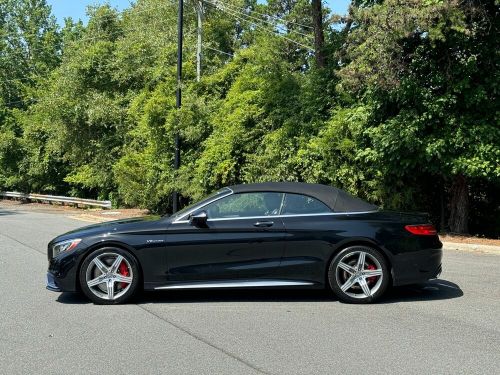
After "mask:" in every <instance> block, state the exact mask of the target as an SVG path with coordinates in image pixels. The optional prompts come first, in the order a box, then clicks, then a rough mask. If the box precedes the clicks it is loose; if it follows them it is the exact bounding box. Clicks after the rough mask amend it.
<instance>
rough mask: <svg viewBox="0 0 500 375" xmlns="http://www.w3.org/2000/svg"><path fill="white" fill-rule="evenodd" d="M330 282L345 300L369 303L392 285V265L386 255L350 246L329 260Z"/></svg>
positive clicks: (371, 249)
mask: <svg viewBox="0 0 500 375" xmlns="http://www.w3.org/2000/svg"><path fill="white" fill-rule="evenodd" d="M328 281H329V284H330V287H331V289H332V291H333V292H334V293H335V295H336V296H337V297H338V298H339V299H340V300H341V301H343V302H348V303H370V302H374V301H375V300H377V299H378V298H380V296H382V295H383V294H384V293H385V291H386V290H387V288H388V286H389V267H388V265H387V262H386V260H385V259H384V257H383V256H382V255H381V254H380V253H379V252H378V251H377V250H375V249H373V248H371V247H367V246H351V247H348V248H346V249H344V250H342V251H341V252H340V253H338V254H337V255H336V256H335V257H334V258H333V260H332V262H331V263H330V267H329V270H328Z"/></svg>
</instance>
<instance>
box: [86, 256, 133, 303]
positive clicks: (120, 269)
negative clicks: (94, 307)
mask: <svg viewBox="0 0 500 375" xmlns="http://www.w3.org/2000/svg"><path fill="white" fill-rule="evenodd" d="M79 280H80V286H81V289H82V291H83V293H84V294H85V295H86V296H87V297H88V298H89V299H90V300H92V302H94V303H96V304H99V305H114V304H119V303H124V302H126V301H127V300H129V299H130V298H131V297H132V296H133V295H134V294H135V292H136V290H137V287H138V285H139V267H138V265H137V261H136V260H135V258H134V257H133V256H132V255H130V254H129V253H128V252H127V251H125V250H122V249H117V248H103V249H99V250H96V251H94V252H92V253H91V254H90V255H89V256H88V257H87V258H86V259H85V260H84V261H83V264H82V266H81V268H80V275H79Z"/></svg>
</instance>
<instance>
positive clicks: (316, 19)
mask: <svg viewBox="0 0 500 375" xmlns="http://www.w3.org/2000/svg"><path fill="white" fill-rule="evenodd" d="M312 20H313V25H314V49H315V51H316V64H317V65H318V67H320V68H323V67H324V66H325V54H324V50H323V47H324V45H325V35H324V34H323V10H322V5H321V0H312Z"/></svg>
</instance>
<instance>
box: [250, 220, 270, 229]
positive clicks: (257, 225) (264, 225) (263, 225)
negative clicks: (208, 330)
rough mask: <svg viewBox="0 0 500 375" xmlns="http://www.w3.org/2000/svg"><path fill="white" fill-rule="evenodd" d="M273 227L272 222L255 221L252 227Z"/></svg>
mask: <svg viewBox="0 0 500 375" xmlns="http://www.w3.org/2000/svg"><path fill="white" fill-rule="evenodd" d="M273 225H274V222H273V221H257V222H256V223H255V224H254V225H253V226H254V227H258V228H269V227H272V226H273Z"/></svg>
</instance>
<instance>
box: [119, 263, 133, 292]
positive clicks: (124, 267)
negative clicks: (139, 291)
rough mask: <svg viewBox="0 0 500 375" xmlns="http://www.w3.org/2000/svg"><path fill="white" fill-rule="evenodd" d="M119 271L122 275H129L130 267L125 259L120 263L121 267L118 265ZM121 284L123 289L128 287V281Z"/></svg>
mask: <svg viewBox="0 0 500 375" xmlns="http://www.w3.org/2000/svg"><path fill="white" fill-rule="evenodd" d="M118 272H120V275H122V276H129V275H130V274H129V272H128V267H127V264H126V263H125V261H122V262H121V263H120V267H118ZM120 286H121V287H122V289H125V288H126V287H127V283H121V284H120Z"/></svg>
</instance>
